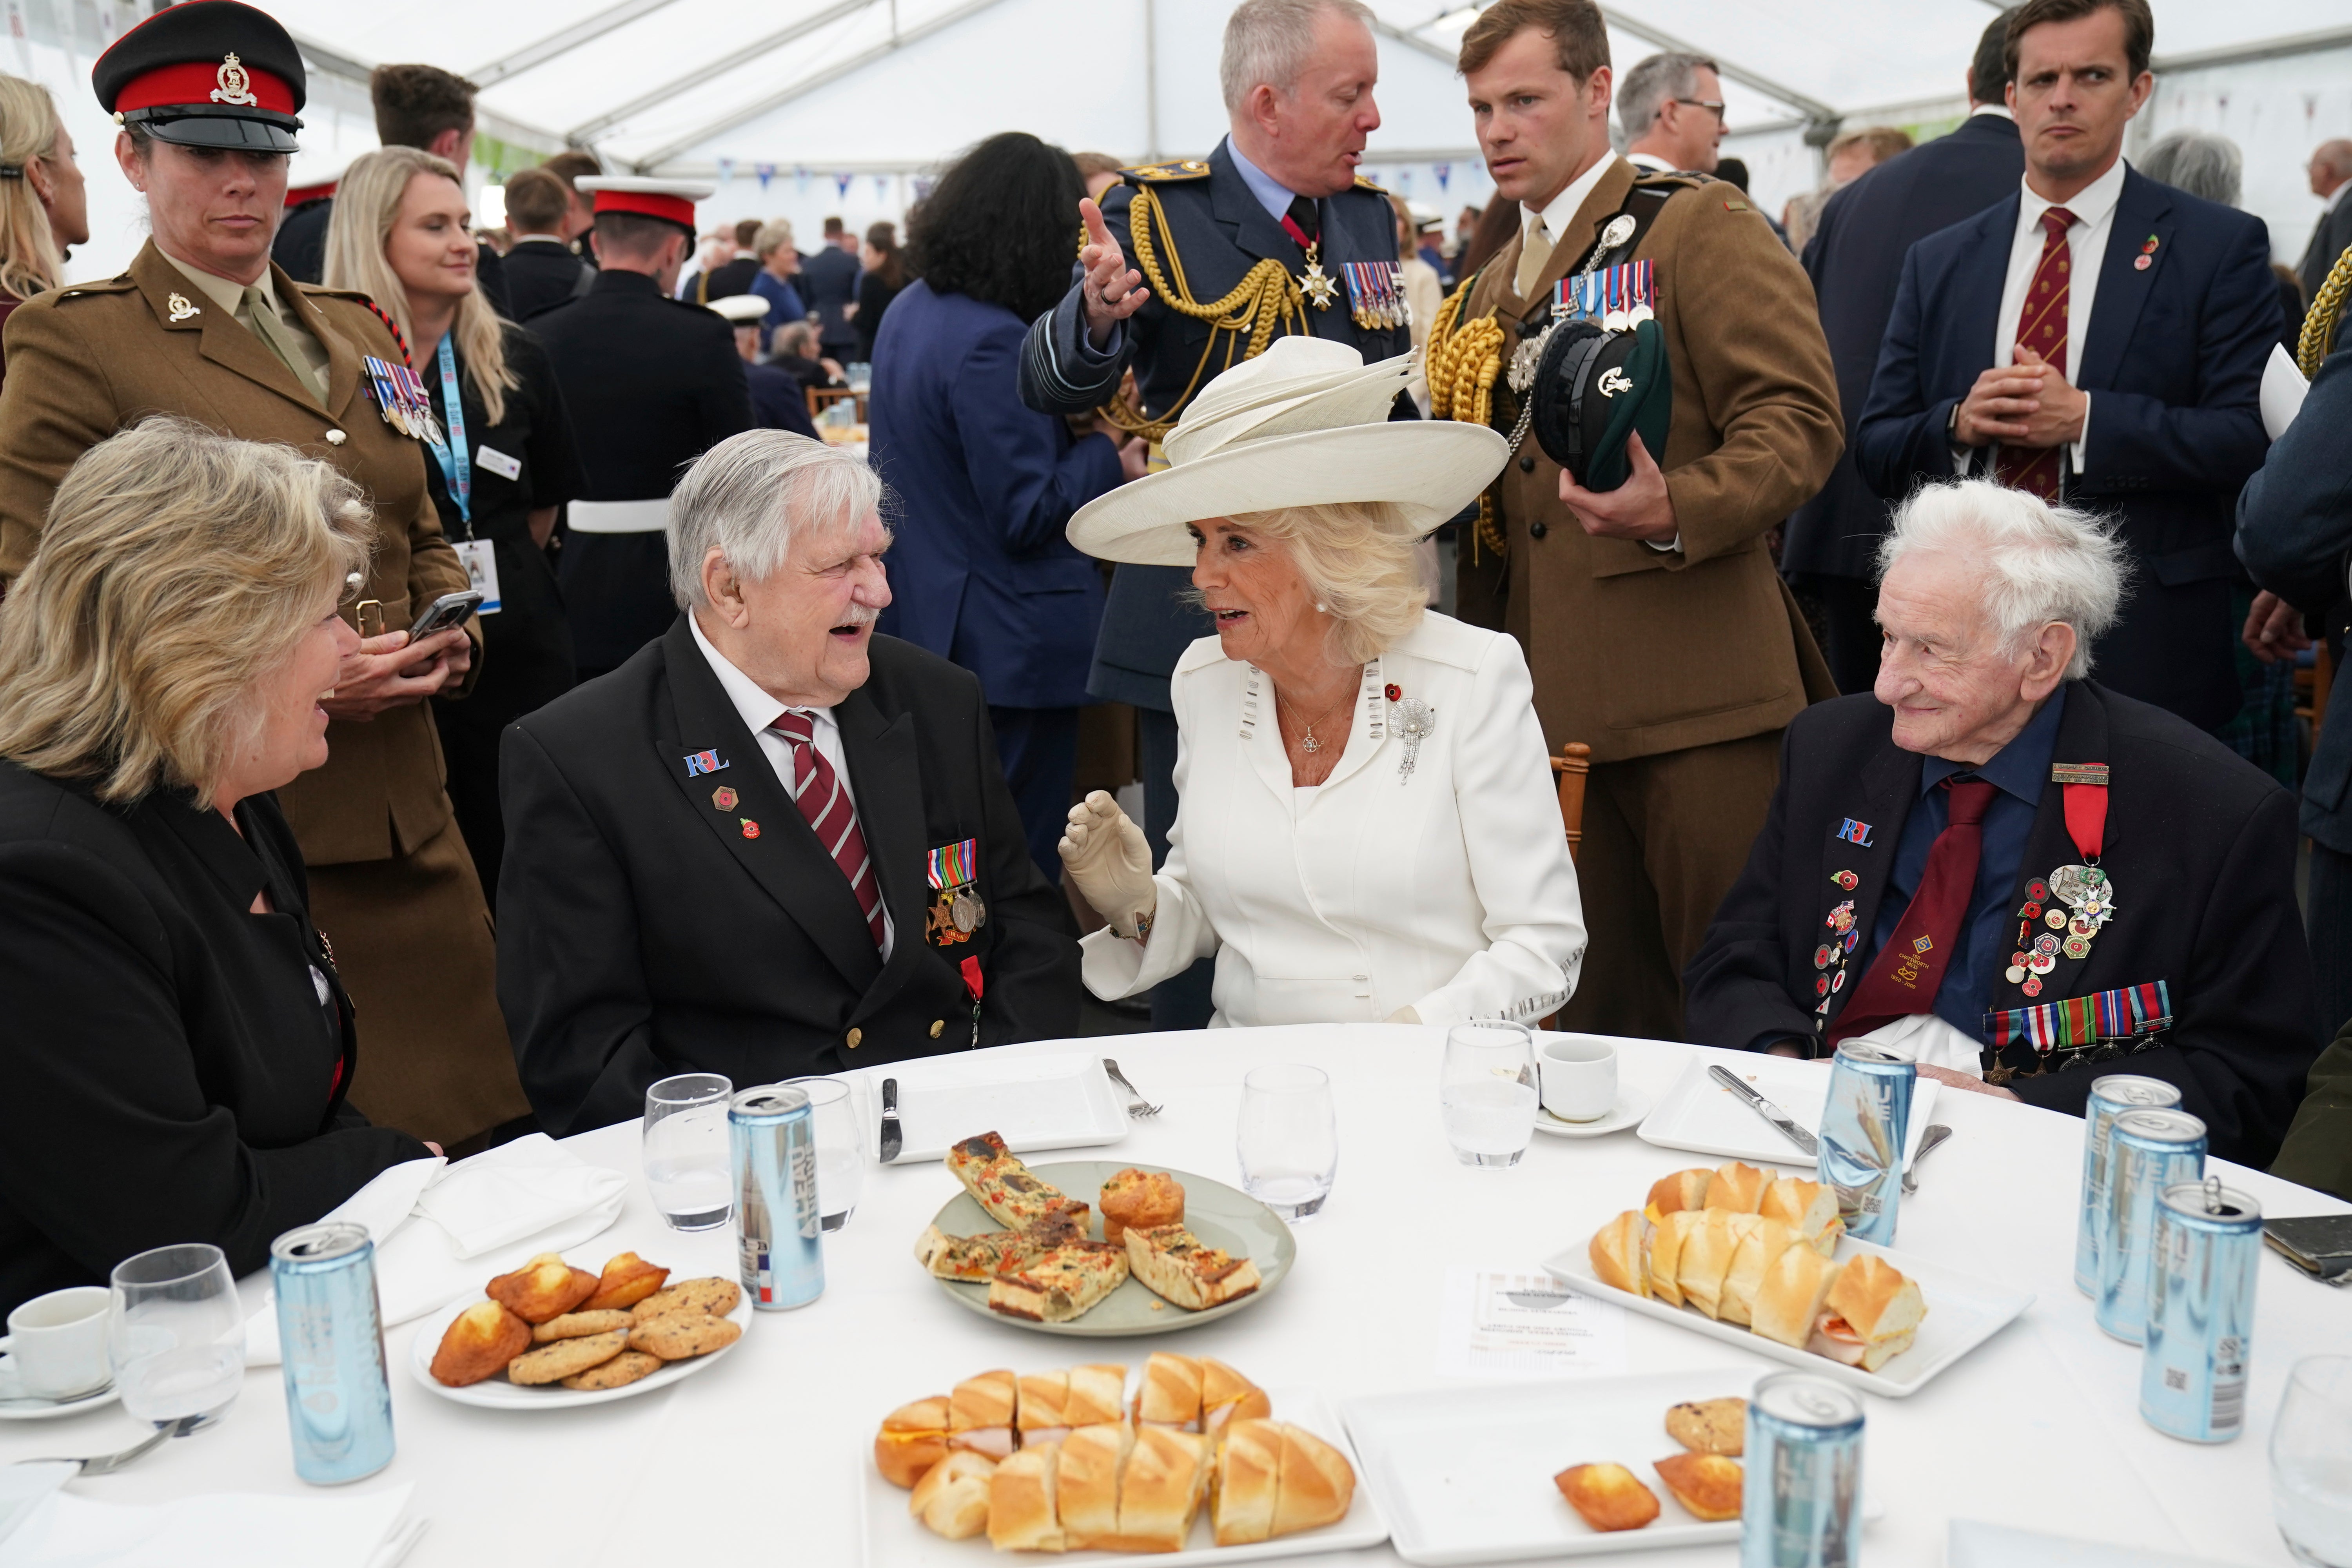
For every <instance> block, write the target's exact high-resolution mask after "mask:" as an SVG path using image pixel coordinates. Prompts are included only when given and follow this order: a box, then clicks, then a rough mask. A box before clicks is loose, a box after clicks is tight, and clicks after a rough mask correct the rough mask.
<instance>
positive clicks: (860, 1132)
mask: <svg viewBox="0 0 2352 1568" xmlns="http://www.w3.org/2000/svg"><path fill="white" fill-rule="evenodd" d="M785 1081H786V1082H787V1083H789V1084H791V1085H792V1086H793V1088H795V1089H806V1090H808V1097H809V1112H810V1115H811V1118H812V1121H811V1130H812V1131H814V1134H815V1136H816V1204H817V1213H818V1216H819V1223H820V1224H821V1225H822V1226H824V1228H825V1229H826V1230H839V1229H840V1228H841V1227H842V1226H845V1225H847V1224H848V1223H849V1216H850V1215H853V1214H855V1213H856V1212H857V1199H858V1197H859V1195H860V1194H862V1193H864V1192H865V1190H866V1104H865V1100H866V1097H865V1095H864V1094H863V1093H862V1092H861V1091H860V1089H859V1087H858V1085H857V1083H856V1080H855V1079H843V1078H795V1079H785Z"/></svg>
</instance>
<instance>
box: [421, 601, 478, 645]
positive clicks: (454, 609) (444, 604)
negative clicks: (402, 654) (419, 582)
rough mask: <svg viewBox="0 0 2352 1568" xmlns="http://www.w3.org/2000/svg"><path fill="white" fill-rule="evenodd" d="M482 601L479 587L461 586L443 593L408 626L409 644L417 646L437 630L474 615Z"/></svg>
mask: <svg viewBox="0 0 2352 1568" xmlns="http://www.w3.org/2000/svg"><path fill="white" fill-rule="evenodd" d="M481 602H482V595H481V590H479V589H478V588H460V589H458V590H457V592H456V593H454V594H444V595H441V596H440V597H439V598H437V599H436V600H434V601H433V603H432V604H430V605H426V606H425V613H424V614H423V615H421V616H417V617H416V624H415V626H411V627H409V628H408V646H409V647H415V646H416V645H417V644H418V643H420V642H422V641H424V640H425V638H426V637H431V636H432V635H433V634H434V633H435V632H438V631H446V630H447V629H448V628H450V627H451V626H456V625H457V623H458V622H460V621H462V620H464V619H465V618H466V617H467V616H470V615H472V614H473V613H474V609H475V607H476V606H477V605H479V604H480V603H481Z"/></svg>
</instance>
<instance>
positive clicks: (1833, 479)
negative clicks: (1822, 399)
mask: <svg viewBox="0 0 2352 1568" xmlns="http://www.w3.org/2000/svg"><path fill="white" fill-rule="evenodd" d="M2024 174H2025V147H2024V144H2023V142H2021V141H2020V140H2019V139H2018V134H2017V122H2016V121H2013V120H2011V119H2009V118H2008V117H2007V116H2006V115H2000V114H1978V115H1971V116H1970V117H1969V118H1968V119H1966V120H1964V121H1960V123H1959V126H1958V129H1956V130H1954V131H1953V132H1951V133H1950V134H1948V135H1945V136H1938V137H1937V138H1936V139H1935V140H1934V141H1932V142H1922V143H1921V144H1920V145H1918V146H1916V147H1914V148H1913V149H1911V151H1909V152H1908V153H1903V154H1902V155H1901V156H1899V157H1895V158H1889V159H1888V160H1887V161H1886V162H1885V163H1881V164H1879V165H1878V167H1876V168H1874V169H1873V170H1871V171H1870V172H1869V173H1867V174H1864V175H1863V176H1862V177H1861V178H1860V179H1858V180H1856V181H1854V182H1853V184H1850V185H1847V186H1846V187H1844V188H1843V190H1841V191H1839V192H1838V193H1837V194H1836V195H1832V196H1831V197H1830V200H1829V205H1827V206H1825V207H1823V208H1822V216H1821V220H1820V224H1819V226H1817V227H1815V228H1814V230H1813V237H1812V239H1811V241H1810V242H1809V243H1808V244H1807V245H1806V247H1805V275H1806V276H1807V277H1809V278H1811V279H1812V280H1813V293H1814V295H1815V296H1816V297H1817V298H1819V300H1821V308H1822V336H1824V337H1826V338H1827V339H1828V340H1829V345H1830V358H1831V359H1832V361H1834V362H1835V363H1836V365H1837V382H1838V406H1839V407H1840V408H1842V409H1843V410H1844V411H1845V417H1846V428H1847V435H1848V445H1847V449H1846V451H1845V452H1844V453H1843V455H1842V456H1840V457H1839V458H1838V461H1837V467H1836V468H1832V470H1831V471H1830V480H1829V483H1828V484H1826V485H1824V486H1822V493H1821V494H1819V495H1817V496H1815V497H1814V498H1813V499H1812V500H1809V501H1807V502H1806V503H1805V504H1804V505H1802V506H1801V507H1799V508H1798V509H1797V510H1796V511H1795V512H1794V513H1793V514H1792V515H1791V516H1790V519H1789V527H1788V531H1787V533H1786V534H1785V535H1784V536H1783V537H1782V540H1781V544H1780V572H1781V574H1782V575H1784V576H1786V577H1789V578H1790V579H1792V580H1793V579H1795V578H1798V577H1800V576H1803V575H1807V574H1812V575H1818V576H1825V577H1851V578H1854V579H1856V580H1858V581H1861V582H1864V583H1867V582H1870V581H1872V580H1874V578H1875V577H1876V576H1877V554H1878V542H1879V541H1880V540H1881V539H1882V538H1884V537H1885V533H1886V516H1887V506H1886V502H1885V500H1882V499H1881V498H1880V497H1879V495H1878V493H1877V492H1876V491H1874V490H1873V489H1871V488H1870V487H1869V486H1868V485H1866V484H1864V483H1863V480H1862V475H1861V473H1860V472H1859V471H1858V470H1857V469H1856V468H1854V466H1853V446H1852V434H1853V425H1854V423H1855V421H1856V420H1857V419H1858V418H1859V417H1860V416H1861V414H1862V406H1863V403H1864V400H1865V399H1866V398H1867V397H1868V396H1869V395H1870V373H1871V372H1872V371H1874V370H1875V369H1876V368H1877V367H1878V348H1879V344H1880V342H1882V341H1883V340H1884V339H1885V336H1886V318H1887V317H1888V316H1889V315H1890V314H1892V313H1893V311H1894V310H1895V286H1896V285H1897V284H1899V283H1900V282H1901V281H1902V279H1903V257H1904V254H1905V253H1906V251H1908V250H1909V249H1910V248H1911V246H1912V243H1913V242H1914V241H1916V240H1920V239H1925V238H1926V237H1927V236H1929V235H1931V234H1933V233H1935V232H1936V231H1937V229H1939V228H1945V227H1948V226H1951V225H1953V224H1956V223H1958V222H1959V221H1960V220H1961V219H1962V218H1964V217H1967V216H1969V215H1971V214H1973V213H1979V212H1982V211H1983V210H1984V209H1985V208H1986V207H1989V206H1990V205H1993V204H1994V203H1995V202H1998V201H2000V199H2001V198H2002V197H2003V196H2005V195H2009V194H2010V193H2011V192H2012V191H2014V190H2016V189H2017V182H2018V181H2019V180H2020V179H2021V178H2022V177H2023V176H2024Z"/></svg>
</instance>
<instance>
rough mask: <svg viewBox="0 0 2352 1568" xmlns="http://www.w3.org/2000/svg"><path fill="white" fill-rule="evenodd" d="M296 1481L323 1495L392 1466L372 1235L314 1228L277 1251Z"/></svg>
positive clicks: (353, 1228)
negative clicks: (318, 1489) (318, 1488)
mask: <svg viewBox="0 0 2352 1568" xmlns="http://www.w3.org/2000/svg"><path fill="white" fill-rule="evenodd" d="M269 1284H270V1289H271V1290H272V1291H273V1292H274V1293H275V1294H276V1295H277V1298H278V1345H279V1346H280V1348H281V1350H282V1352H283V1354H284V1357H285V1362H284V1365H283V1367H282V1369H281V1370H282V1371H283V1373H284V1374H285V1383H286V1426H287V1428H288V1430H289V1432H290V1433H291V1434H292V1436H293V1438H294V1473H295V1474H296V1475H298V1476H299V1477H301V1478H302V1479H304V1480H306V1481H309V1482H310V1484H311V1485H313V1486H322V1487H328V1486H337V1485H340V1484H341V1483H342V1482H344V1481H356V1480H359V1479H362V1477H365V1476H372V1475H373V1474H375V1473H376V1472H377V1471H378V1470H380V1469H382V1468H384V1467H385V1466H386V1465H388V1464H390V1463H392V1454H393V1442H392V1384H391V1383H390V1382H389V1381H388V1380H387V1379H386V1378H385V1376H384V1371H383V1310H382V1309H381V1308H380V1307H379V1306H378V1305H377V1303H376V1294H375V1243H374V1242H373V1241H370V1240H369V1239H368V1233H367V1226H362V1225H307V1226H303V1227H302V1228H301V1229H299V1230H289V1231H288V1232H287V1233H286V1234H285V1235H283V1236H281V1237H278V1239H277V1240H276V1241H273V1242H271V1243H270V1244H269Z"/></svg>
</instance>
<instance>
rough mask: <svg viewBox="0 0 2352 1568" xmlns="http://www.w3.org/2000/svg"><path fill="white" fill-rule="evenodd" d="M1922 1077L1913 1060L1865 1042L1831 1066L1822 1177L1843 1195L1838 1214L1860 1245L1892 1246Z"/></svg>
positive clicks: (1848, 1047) (1849, 1047)
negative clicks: (1915, 1094)
mask: <svg viewBox="0 0 2352 1568" xmlns="http://www.w3.org/2000/svg"><path fill="white" fill-rule="evenodd" d="M1918 1078H1919V1069H1918V1067H1917V1066H1916V1064H1914V1063H1913V1062H1912V1061H1910V1060H1909V1059H1908V1058H1905V1057H1900V1056H1897V1055H1895V1053H1894V1052H1892V1051H1886V1050H1881V1049H1879V1048H1878V1047H1874V1046H1866V1045H1864V1044H1863V1043H1862V1042H1861V1041H1859V1040H1848V1041H1846V1042H1845V1043H1844V1044H1843V1045H1842V1046H1840V1047H1838V1048H1837V1055H1836V1056H1835V1057H1834V1058H1832V1060H1831V1062H1830V1087H1829V1095H1828V1098H1827V1100H1825V1101H1824V1102H1823V1104H1822V1134H1821V1152H1820V1154H1819V1156H1818V1168H1817V1173H1818V1174H1819V1176H1820V1177H1821V1181H1822V1185H1823V1186H1826V1187H1828V1188H1830V1189H1831V1190H1832V1191H1833V1192H1835V1193H1836V1194H1837V1202H1838V1216H1839V1217H1840V1218H1841V1219H1843V1220H1844V1221H1845V1233H1846V1234H1847V1235H1848V1236H1850V1237H1853V1238H1854V1239H1855V1240H1856V1241H1874V1242H1876V1243H1877V1244H1878V1245H1879V1246H1881V1247H1889V1246H1892V1245H1893V1244H1894V1241H1895V1214H1896V1210H1897V1209H1898V1207H1899V1206H1900V1205H1901V1204H1902V1202H1903V1151H1904V1149H1905V1147H1906V1142H1905V1140H1906V1138H1908V1137H1909V1135H1910V1131H1911V1093H1912V1090H1913V1089H1914V1088H1915V1087H1916V1084H1917V1082H1918Z"/></svg>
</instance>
